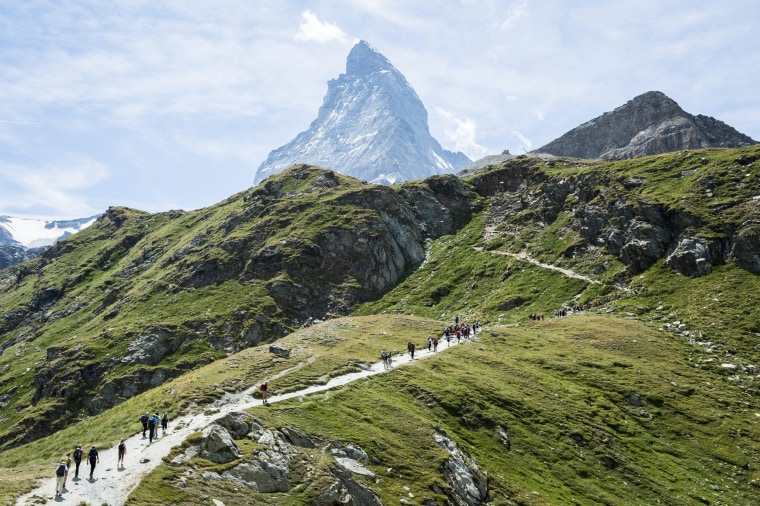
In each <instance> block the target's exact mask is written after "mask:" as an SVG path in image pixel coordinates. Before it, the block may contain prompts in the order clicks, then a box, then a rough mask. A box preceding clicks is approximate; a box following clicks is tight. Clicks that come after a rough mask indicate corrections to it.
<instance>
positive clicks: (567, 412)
mask: <svg viewBox="0 0 760 506" xmlns="http://www.w3.org/2000/svg"><path fill="white" fill-rule="evenodd" d="M394 319H395V320H396V321H397V320H398V317H387V318H386V320H385V324H386V325H388V326H389V327H390V326H391V324H392V322H393V321H394ZM350 321H351V320H348V322H350ZM402 321H403V319H402ZM377 323H380V321H378V322H377ZM302 337H305V336H304V335H302ZM689 348H690V347H689V346H687V345H684V343H683V342H681V341H679V340H678V339H674V338H673V337H672V336H670V335H669V334H668V333H666V332H660V331H656V330H653V329H652V328H651V327H649V326H647V325H643V324H642V323H640V322H636V321H632V320H623V319H618V318H611V317H602V316H575V317H571V318H565V319H557V320H554V319H552V320H551V321H546V322H531V323H530V324H525V325H521V326H519V327H489V328H487V329H486V330H485V332H484V333H483V334H482V336H481V339H480V341H479V342H473V343H469V344H467V345H463V346H459V347H455V348H452V349H451V350H448V351H446V352H445V353H439V354H438V355H437V356H435V357H432V358H429V359H426V360H421V361H417V362H416V363H413V364H410V365H406V366H403V367H398V368H396V369H395V370H393V371H392V372H390V373H387V374H383V375H379V376H375V377H371V378H368V379H366V380H362V381H358V382H356V383H353V384H350V385H348V386H345V387H341V388H339V389H337V390H334V391H331V392H329V393H323V394H315V395H312V396H309V397H306V398H303V399H301V400H291V401H287V402H281V403H277V404H274V405H271V406H269V407H268V408H255V409H253V410H251V412H252V414H253V415H254V416H255V417H256V418H257V419H258V420H260V421H262V422H263V423H264V424H265V425H266V426H268V427H271V428H277V427H283V426H289V427H294V426H295V427H298V428H299V430H301V431H303V432H304V433H306V434H309V435H310V436H312V437H313V438H319V440H322V441H325V442H329V441H339V442H341V443H342V444H348V443H351V444H355V445H359V446H361V447H362V448H363V449H364V450H365V451H366V452H367V453H368V454H369V456H370V461H371V464H370V465H369V467H370V469H372V470H373V471H374V472H375V473H376V474H377V476H378V477H379V478H380V479H379V480H375V481H374V482H373V483H368V485H370V486H371V487H372V488H373V489H374V490H375V491H376V492H378V493H379V494H380V496H381V498H382V500H383V501H384V502H385V503H386V504H392V503H394V502H398V501H399V500H400V499H401V498H403V497H408V494H411V495H412V496H413V497H414V500H415V501H419V502H424V501H426V500H428V501H433V502H436V503H442V501H443V499H444V498H443V496H441V495H439V494H437V493H435V492H433V488H431V487H432V486H433V485H434V484H436V485H437V486H439V487H441V488H446V484H445V483H443V481H442V480H441V476H440V469H441V466H442V465H443V463H444V461H445V459H446V458H447V454H446V453H445V452H444V451H442V449H441V448H440V447H438V446H437V445H436V444H435V442H434V441H433V438H432V435H433V433H434V432H436V431H443V432H445V433H446V434H447V435H449V436H450V437H452V438H453V439H454V440H455V441H456V442H457V443H458V444H459V445H460V446H461V447H462V448H463V449H464V450H466V451H467V452H469V453H470V454H471V455H472V456H473V457H474V458H475V459H476V461H477V463H478V465H479V467H480V469H481V470H483V471H485V472H486V473H487V474H488V477H489V488H490V499H489V502H490V503H492V504H515V503H519V504H598V503H607V504H642V505H644V504H654V503H657V501H658V500H659V501H664V502H665V503H667V504H675V505H679V504H683V505H688V504H694V503H695V502H709V503H721V502H722V503H725V504H737V505H744V504H747V505H748V504H752V501H753V500H754V496H755V494H756V489H755V488H754V487H753V485H752V484H751V482H752V480H753V479H754V478H756V476H755V473H756V471H755V467H756V466H757V452H758V450H760V437H759V436H758V434H760V432H758V430H757V429H758V423H760V422H758V419H757V417H756V416H755V415H754V413H753V411H752V409H750V407H749V406H748V405H747V403H746V401H745V399H746V397H745V394H744V393H743V392H742V389H741V388H740V387H739V385H738V384H737V383H735V382H733V381H731V380H729V379H728V378H727V377H725V376H722V375H721V374H720V373H719V372H718V371H715V370H705V369H702V368H697V367H694V365H693V364H691V363H690V362H689V359H688V355H689ZM279 381H280V380H278V382H279ZM632 394H635V395H636V398H637V399H639V403H640V404H639V406H634V405H632V404H631V401H630V399H631V396H632ZM349 419H350V420H351V421H352V422H351V423H350V424H348V423H346V420H349ZM498 427H501V428H503V429H504V430H506V431H507V432H508V434H509V438H510V443H511V447H510V449H509V450H507V449H506V448H505V447H504V446H503V445H501V443H500V438H499V436H498V433H497V428H498ZM245 451H246V456H245V457H244V460H245V459H250V458H253V453H254V451H255V448H254V447H250V446H249V447H247V448H246V450H245ZM314 451H315V450H312V451H311V452H312V454H311V456H310V457H309V459H311V460H317V461H320V462H321V461H323V460H325V459H327V461H329V459H330V457H329V455H324V453H319V451H318V450H316V451H317V454H314ZM305 458H306V457H304V459H305ZM189 465H190V467H193V468H195V469H203V468H204V466H208V464H207V463H205V461H203V459H199V458H197V459H195V460H194V461H191V463H190V464H189ZM317 467H318V468H319V469H322V471H320V472H319V473H317V474H319V476H320V478H319V480H321V481H320V483H321V482H324V480H326V479H327V477H326V475H325V474H324V473H325V471H324V467H325V466H324V463H323V464H320V465H319V466H317ZM183 471H184V468H182V467H179V468H176V469H174V468H169V467H168V466H164V468H163V469H162V470H160V471H157V472H156V473H154V474H153V475H151V477H150V478H149V479H147V480H146V481H145V484H144V485H141V487H140V488H141V489H143V487H145V488H144V491H142V492H139V493H136V494H133V496H131V497H130V500H129V502H128V504H131V505H140V504H147V503H148V502H149V500H150V497H151V495H152V494H151V493H145V491H158V490H164V492H163V493H165V489H167V488H174V487H176V483H177V480H178V479H179V477H180V476H181V475H182V473H183ZM167 473H171V474H169V475H167ZM310 479H314V476H310ZM188 483H189V484H188V485H187V487H186V488H185V489H183V490H195V491H196V492H190V493H197V491H198V490H201V488H200V482H198V478H197V477H196V478H191V479H190V480H189V482H188ZM293 485H294V486H295V487H296V488H295V489H294V490H293V491H292V492H291V493H289V494H287V496H286V497H285V496H281V495H278V494H256V493H253V494H251V492H250V491H245V492H243V491H237V492H236V491H235V490H233V489H232V488H230V487H220V486H216V485H215V486H214V488H212V489H211V490H212V495H214V497H217V496H219V497H220V498H222V500H224V501H229V502H232V503H234V502H236V501H242V500H244V497H250V498H252V499H249V500H254V501H256V502H257V503H258V502H260V503H261V504H271V503H277V504H294V505H295V504H308V503H309V501H311V500H312V499H313V498H314V495H315V490H314V489H313V488H312V487H310V486H308V484H307V483H304V484H303V485H300V484H299V482H298V476H296V477H295V478H294V480H293ZM241 494H245V495H241ZM275 497H276V499H275Z"/></svg>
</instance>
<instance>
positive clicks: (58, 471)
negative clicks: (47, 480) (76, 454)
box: [55, 459, 66, 497]
mask: <svg viewBox="0 0 760 506" xmlns="http://www.w3.org/2000/svg"><path fill="white" fill-rule="evenodd" d="M65 479H66V460H65V459H61V462H60V463H59V464H58V465H57V466H56V468H55V496H56V497H60V496H61V495H63V480H65Z"/></svg>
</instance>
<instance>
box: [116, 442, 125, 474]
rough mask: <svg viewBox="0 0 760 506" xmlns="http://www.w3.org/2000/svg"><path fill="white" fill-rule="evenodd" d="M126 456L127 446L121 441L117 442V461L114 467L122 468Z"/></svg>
mask: <svg viewBox="0 0 760 506" xmlns="http://www.w3.org/2000/svg"><path fill="white" fill-rule="evenodd" d="M126 455H127V444H126V443H125V442H124V440H123V439H122V440H121V441H119V460H117V461H116V467H117V468H119V467H124V457H125V456H126Z"/></svg>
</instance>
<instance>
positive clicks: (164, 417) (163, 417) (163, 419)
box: [161, 413, 169, 422]
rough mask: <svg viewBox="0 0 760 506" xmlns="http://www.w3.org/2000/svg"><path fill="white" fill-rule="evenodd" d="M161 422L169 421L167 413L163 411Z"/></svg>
mask: <svg viewBox="0 0 760 506" xmlns="http://www.w3.org/2000/svg"><path fill="white" fill-rule="evenodd" d="M161 421H162V422H168V421H169V414H168V413H164V415H163V416H162V417H161Z"/></svg>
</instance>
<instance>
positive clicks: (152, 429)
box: [148, 416, 158, 443]
mask: <svg viewBox="0 0 760 506" xmlns="http://www.w3.org/2000/svg"><path fill="white" fill-rule="evenodd" d="M157 424H158V417H157V416H151V417H150V418H148V443H152V442H153V438H154V437H156V425H157Z"/></svg>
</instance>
